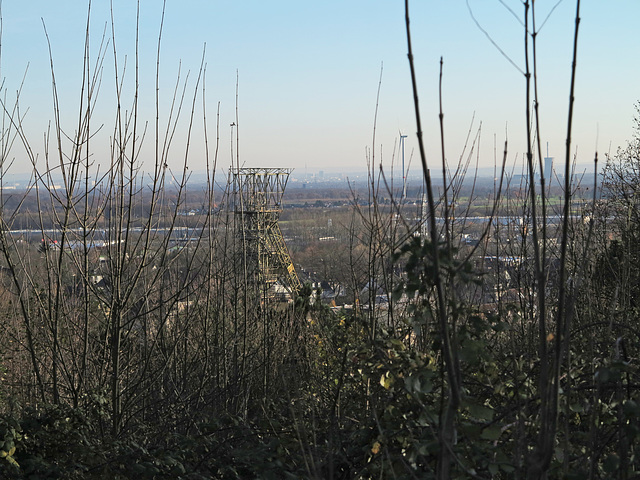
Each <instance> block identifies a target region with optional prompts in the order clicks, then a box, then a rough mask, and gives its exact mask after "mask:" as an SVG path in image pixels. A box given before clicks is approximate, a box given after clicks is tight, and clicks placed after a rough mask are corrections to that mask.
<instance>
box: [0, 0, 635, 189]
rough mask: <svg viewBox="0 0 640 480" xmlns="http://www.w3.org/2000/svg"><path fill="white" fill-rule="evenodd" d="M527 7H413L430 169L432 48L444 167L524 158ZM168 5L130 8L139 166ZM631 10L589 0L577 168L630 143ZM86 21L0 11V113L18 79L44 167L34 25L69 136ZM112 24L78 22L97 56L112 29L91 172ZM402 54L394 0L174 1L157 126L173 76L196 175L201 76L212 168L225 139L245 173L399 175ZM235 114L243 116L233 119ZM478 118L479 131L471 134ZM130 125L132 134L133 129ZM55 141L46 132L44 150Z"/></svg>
mask: <svg viewBox="0 0 640 480" xmlns="http://www.w3.org/2000/svg"><path fill="white" fill-rule="evenodd" d="M467 4H468V5H469V6H470V8H471V11H472V13H473V16H472V14H471V13H470V11H469V10H468V9H467ZM503 4H504V5H507V6H508V7H509V8H511V9H512V10H513V12H514V13H515V15H513V14H512V12H510V11H509V10H508V9H507V8H506V7H505V6H504V5H503ZM536 8H537V15H538V26H540V25H542V27H541V29H540V34H539V36H538V52H537V54H538V79H539V81H540V85H539V93H540V99H541V101H540V111H541V117H542V124H541V133H542V141H543V142H544V145H546V142H548V143H549V148H550V152H549V153H550V156H552V157H554V158H555V160H554V166H555V168H556V169H558V168H559V166H560V165H562V164H563V163H564V155H565V153H564V152H565V139H566V123H567V109H568V95H569V79H570V67H571V53H572V41H573V28H574V22H575V2H569V1H566V0H565V1H561V2H555V1H554V2H537V3H536ZM522 11H523V8H522V5H521V2H519V1H515V0H514V1H506V2H502V3H501V2H499V1H494V2H481V1H478V0H469V1H468V2H464V1H461V0H458V1H452V2H411V3H410V13H411V22H412V23H411V26H412V34H413V48H414V56H415V61H416V66H417V75H418V82H419V83H418V87H419V95H420V102H421V113H422V119H423V130H424V137H425V140H426V144H427V154H428V160H429V162H430V165H432V168H434V169H437V168H440V167H439V165H440V158H441V152H440V140H439V138H440V132H439V125H438V110H439V105H438V74H439V61H440V57H441V56H442V57H443V59H444V76H443V108H444V114H445V116H444V121H445V127H444V128H445V139H446V154H447V158H448V162H449V164H450V165H451V166H453V165H455V164H456V163H457V162H458V160H462V161H466V160H467V159H468V158H469V156H470V157H471V159H470V161H471V165H475V164H476V162H477V163H478V165H479V166H480V167H481V168H483V169H489V168H490V167H491V166H492V165H493V164H494V161H497V162H500V161H501V158H502V151H503V146H504V141H505V137H506V138H507V140H508V142H509V147H508V149H509V153H508V158H509V161H508V164H509V166H510V167H509V168H510V169H512V168H513V165H516V166H517V167H518V168H519V166H520V165H521V164H522V158H523V157H522V156H523V153H524V152H525V145H526V143H525V142H526V139H525V131H526V126H525V117H524V108H525V96H524V76H523V74H522V72H521V71H519V70H518V69H520V70H523V69H524V60H523V57H524V42H523V37H524V34H523V26H522V25H521V24H520V23H519V21H518V20H517V19H516V18H515V17H516V16H518V15H520V16H521V15H522ZM161 14H162V3H161V2H153V3H152V2H144V3H143V4H141V5H140V32H139V53H140V58H139V76H140V91H139V95H140V103H139V121H140V123H141V125H144V123H145V122H148V124H147V132H146V138H145V147H144V148H143V149H142V150H141V152H140V155H141V156H140V159H141V161H142V162H143V169H148V168H149V165H150V162H152V161H153V155H154V148H153V144H154V140H153V135H154V131H155V126H154V121H155V106H154V101H155V69H156V52H157V48H158V45H157V44H158V32H159V31H160V20H161ZM639 15H640V2H637V1H634V0H620V1H618V2H615V3H607V2H583V3H582V10H581V23H580V32H579V35H580V36H579V43H578V62H577V66H578V74H577V84H576V105H575V117H574V129H573V136H572V147H571V152H572V157H575V161H576V162H577V163H578V164H580V165H582V164H584V165H588V164H589V163H590V162H591V161H592V159H593V157H594V154H595V151H596V150H597V152H598V155H599V158H600V162H601V164H603V163H604V161H605V154H606V153H608V152H610V153H614V152H615V150H616V149H617V147H618V146H622V147H624V146H625V144H626V141H627V140H628V139H630V138H631V136H632V134H633V117H634V114H635V110H634V104H635V103H636V102H637V101H638V100H640V90H639V89H638V86H637V79H638V78H640V65H639V64H638V62H637V61H636V60H634V59H635V58H636V57H637V54H638V52H639V51H640V35H638V34H637V33H636V26H635V22H636V19H637V18H638V16H639ZM547 17H548V18H547ZM86 18H87V4H86V3H82V4H81V3H80V2H77V1H71V0H62V1H60V2H46V1H44V0H35V1H33V2H30V3H29V7H28V8H27V7H25V6H24V4H20V3H18V2H4V3H3V4H2V20H3V28H2V30H3V31H2V57H1V76H2V79H3V81H4V83H3V86H4V88H5V92H3V95H4V98H5V100H4V102H5V108H6V109H7V110H8V111H11V110H12V108H13V105H14V103H15V96H16V92H17V91H18V90H19V89H21V94H20V115H21V116H24V119H23V120H22V123H23V126H24V129H25V133H26V134H27V136H28V139H29V142H30V146H31V148H32V150H33V151H34V153H35V154H36V155H37V157H38V166H39V168H40V169H44V159H45V155H46V152H45V147H44V145H43V143H44V142H43V136H44V134H45V132H46V131H47V129H48V128H49V122H51V121H52V120H53V118H54V113H53V104H52V95H51V92H52V87H51V71H50V63H49V57H48V46H47V39H46V36H45V29H44V27H43V25H44V26H46V32H47V34H48V37H49V41H50V42H51V51H52V57H53V61H54V70H55V75H56V88H57V92H58V95H59V100H60V109H61V111H60V119H61V122H62V126H63V129H64V132H65V134H66V135H69V136H72V135H73V132H74V131H75V130H76V129H77V128H78V107H79V101H80V98H79V96H80V95H79V92H80V87H81V81H82V74H83V70H82V61H83V55H84V46H83V45H84V39H85V34H86V31H85V22H86ZM113 18H114V29H115V41H116V43H115V46H116V51H117V62H118V69H119V80H122V78H123V69H124V68H125V64H126V72H125V74H124V85H125V87H124V89H123V98H122V108H123V109H127V110H128V111H131V108H132V105H133V91H134V89H133V81H134V74H135V62H134V58H135V20H136V6H135V2H127V1H124V0H114V1H113ZM474 18H475V20H474ZM545 19H546V20H545ZM476 20H477V22H478V23H479V25H480V27H478V26H477V25H476ZM110 22H111V19H110V11H109V5H108V2H93V3H92V4H91V23H90V31H89V37H90V39H91V40H90V50H89V55H90V57H91V58H92V59H93V60H92V63H91V65H92V67H93V65H94V64H95V61H96V57H97V55H98V52H99V48H100V42H101V39H102V36H103V32H104V33H105V36H106V38H107V39H109V40H108V42H109V43H108V45H107V46H106V47H104V48H105V58H104V62H103V63H102V64H101V70H102V75H101V80H100V89H101V91H100V95H99V99H98V103H97V104H96V110H95V113H94V118H93V119H92V121H93V125H94V129H95V131H96V134H95V136H94V137H93V138H92V141H91V145H92V152H93V153H92V159H93V160H94V162H95V165H96V166H97V165H98V164H100V165H102V167H101V169H102V170H104V168H105V167H104V165H106V164H107V163H108V161H109V155H108V151H109V142H110V138H111V137H112V136H113V128H114V127H113V121H114V117H115V108H114V107H115V104H116V101H115V79H114V59H113V41H112V40H111V39H110V37H111V23H110ZM483 30H485V31H486V32H487V34H488V35H489V36H490V37H491V40H492V41H494V42H495V43H497V44H498V45H499V47H500V49H502V51H503V52H504V54H505V55H507V56H508V57H509V60H507V59H506V58H505V57H504V56H503V54H502V53H501V52H500V51H499V50H498V49H497V48H496V47H495V46H494V45H493V44H492V43H491V41H489V40H488V39H487V36H486V35H485V33H484V32H483ZM205 45H206V48H205ZM406 53H407V47H406V34H405V26H404V10H403V3H402V2H383V1H374V2H371V1H368V2H365V1H364V0H354V1H350V2H346V3H345V2H337V1H327V2H315V3H307V2H292V1H289V0H287V1H279V2H258V1H256V0H249V1H245V2H222V1H210V2H205V1H202V0H184V1H181V2H177V1H175V0H168V1H167V2H166V10H165V18H164V25H163V31H162V43H161V47H160V82H159V88H160V91H159V98H160V99H161V100H160V102H161V104H160V116H161V121H160V130H161V132H164V131H166V129H167V118H168V115H169V112H170V108H171V104H170V100H171V97H172V95H173V91H174V89H175V88H176V85H175V84H176V83H178V84H179V86H178V91H179V92H181V91H182V83H183V82H185V80H186V79H187V75H188V83H187V90H186V95H185V100H184V105H183V107H182V112H181V115H182V118H181V121H180V122H179V123H178V124H177V125H176V133H175V137H174V144H173V146H172V147H171V150H170V155H169V156H170V161H169V166H170V167H171V168H172V169H174V170H179V169H180V168H181V165H182V161H183V160H184V157H185V155H186V154H187V153H186V148H185V147H186V145H187V140H186V139H187V131H188V127H189V115H190V111H191V108H192V103H193V105H194V106H195V107H194V108H195V116H194V119H195V120H194V123H193V127H192V137H191V142H190V144H189V150H188V156H189V158H188V160H189V166H190V167H189V168H190V169H191V170H193V171H200V170H203V169H204V167H205V161H204V158H205V153H204V152H205V145H204V141H203V140H202V130H203V128H202V125H203V120H202V105H203V99H202V90H201V88H202V86H203V85H204V86H205V93H206V98H205V104H206V117H207V130H208V134H209V157H210V161H211V162H212V161H213V157H214V151H215V143H216V136H217V135H218V136H219V145H218V169H219V170H220V169H225V170H226V169H227V168H228V166H229V165H230V163H231V151H232V148H233V151H234V153H236V152H237V153H239V158H240V162H241V164H242V165H245V166H257V167H267V166H278V167H287V168H295V169H296V173H297V174H298V175H300V174H301V173H302V172H303V171H305V169H306V170H307V171H312V170H313V171H316V172H317V171H320V170H322V171H323V172H325V175H328V173H329V172H333V171H336V170H338V171H364V170H366V168H367V164H368V163H371V162H373V163H375V164H376V165H378V164H379V163H380V162H382V163H383V165H385V166H386V168H387V169H389V170H390V169H391V168H392V162H393V169H394V171H395V172H397V173H398V175H399V176H400V177H401V176H402V175H401V173H400V170H401V166H400V161H401V154H400V152H399V140H400V135H401V134H402V135H407V138H406V139H405V142H406V143H405V155H406V163H407V165H408V167H409V169H410V171H411V172H415V171H417V169H418V167H419V162H418V159H417V142H416V136H415V130H416V127H415V117H414V112H413V104H412V92H411V83H410V77H409V67H408V61H407V55H406ZM203 55H204V61H205V63H206V76H205V77H204V78H201V79H200V83H199V88H200V90H198V93H197V96H196V101H195V102H193V96H194V93H193V91H194V90H193V89H194V86H195V83H196V80H197V78H198V74H199V72H198V69H199V67H200V63H201V59H202V58H203ZM511 62H513V63H514V64H515V66H514V65H512V63H511ZM25 72H26V73H25ZM178 72H180V73H179V74H178ZM178 75H179V77H178ZM23 77H24V84H23V85H22V87H21V84H22V79H23ZM236 81H237V84H238V118H236V113H235V112H236ZM378 87H380V94H379V100H378V103H376V102H377V100H376V99H377V92H378ZM218 105H219V107H218ZM218 108H219V115H218ZM376 110H377V119H376V117H375V113H376ZM174 111H175V110H174ZM374 121H375V139H374ZM232 123H233V124H236V125H234V127H232V126H231V124H232ZM216 124H218V125H219V132H216ZM5 125H6V124H5ZM480 125H481V126H482V127H481V130H482V131H481V136H480V137H479V138H478V139H476V140H474V139H475V138H476V135H477V132H478V128H479V126H480ZM5 128H6V127H5ZM139 134H140V135H142V127H140V129H139ZM236 135H238V138H239V142H238V143H236V140H235V136H236ZM232 136H233V137H234V140H233V147H232V144H231V138H232ZM467 136H469V138H468V139H467ZM62 141H63V145H64V148H65V150H68V149H69V142H68V141H67V140H66V139H65V138H64V137H63V139H62ZM474 142H475V147H474V149H473V151H471V146H472V145H474ZM465 145H466V149H465ZM478 145H479V147H478ZM54 146H55V142H53V141H51V142H50V144H49V147H48V148H49V154H50V155H51V152H52V151H54V149H53V147H54ZM52 149H53V150H52ZM545 155H546V150H545V151H544V152H543V156H545ZM11 159H14V163H13V165H12V166H11V169H10V172H15V173H23V172H28V171H29V170H30V168H31V166H30V165H29V164H28V162H27V157H26V155H25V154H24V148H23V147H22V145H21V144H20V142H19V141H16V142H14V145H13V149H12V151H11V154H10V155H9V159H8V160H11ZM56 161H57V159H54V158H52V159H51V162H53V163H55V162H56ZM5 166H6V165H5ZM220 171H221V170H220ZM410 174H411V173H410Z"/></svg>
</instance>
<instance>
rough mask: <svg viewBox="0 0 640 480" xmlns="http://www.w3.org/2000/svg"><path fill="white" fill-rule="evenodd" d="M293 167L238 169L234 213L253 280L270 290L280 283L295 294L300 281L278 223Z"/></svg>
mask: <svg viewBox="0 0 640 480" xmlns="http://www.w3.org/2000/svg"><path fill="white" fill-rule="evenodd" d="M291 172H292V169H287V168H236V169H233V170H232V175H233V197H234V213H235V215H236V218H237V219H239V222H238V223H237V228H238V230H237V235H238V237H239V238H240V240H241V242H242V245H243V250H244V254H245V255H246V261H247V264H248V267H249V268H248V272H249V275H250V277H251V278H250V279H249V280H250V281H254V282H256V283H258V284H259V285H261V286H263V287H264V288H265V290H268V289H269V288H270V287H272V286H273V285H274V284H275V283H277V282H278V283H280V284H281V285H282V286H283V287H285V288H286V289H289V290H290V291H291V293H294V292H297V291H298V290H299V289H300V280H299V279H298V275H297V274H296V270H295V268H294V266H293V262H292V261H291V256H290V255H289V250H288V249H287V246H286V244H285V241H284V237H283V236H282V231H281V230H280V226H279V225H278V219H279V217H280V212H282V195H283V194H284V189H285V187H286V185H287V181H288V180H289V174H290V173H291Z"/></svg>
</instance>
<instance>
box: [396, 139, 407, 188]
mask: <svg viewBox="0 0 640 480" xmlns="http://www.w3.org/2000/svg"><path fill="white" fill-rule="evenodd" d="M398 133H400V146H401V147H402V199H401V200H404V199H405V198H407V177H406V174H405V171H404V139H405V138H407V136H406V135H402V132H400V131H399V132H398Z"/></svg>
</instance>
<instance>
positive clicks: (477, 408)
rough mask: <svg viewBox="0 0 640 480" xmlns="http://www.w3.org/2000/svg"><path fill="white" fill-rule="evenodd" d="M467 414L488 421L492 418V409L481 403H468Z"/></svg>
mask: <svg viewBox="0 0 640 480" xmlns="http://www.w3.org/2000/svg"><path fill="white" fill-rule="evenodd" d="M469 414H470V415H471V416H472V417H473V418H475V419H477V420H480V421H484V422H489V421H491V420H493V409H492V408H489V407H485V406H482V405H473V404H472V405H469Z"/></svg>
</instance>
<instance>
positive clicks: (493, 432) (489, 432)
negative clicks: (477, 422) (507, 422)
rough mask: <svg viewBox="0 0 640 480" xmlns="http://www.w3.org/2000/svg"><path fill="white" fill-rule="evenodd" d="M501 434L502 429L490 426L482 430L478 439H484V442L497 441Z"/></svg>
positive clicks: (497, 426) (498, 426)
mask: <svg viewBox="0 0 640 480" xmlns="http://www.w3.org/2000/svg"><path fill="white" fill-rule="evenodd" d="M501 433H502V429H501V428H500V425H491V426H490V427H487V428H485V429H484V430H482V433H481V434H480V437H481V438H484V439H485V440H491V441H495V440H498V438H500V434H501Z"/></svg>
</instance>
